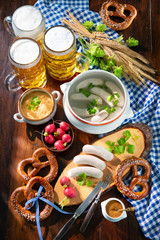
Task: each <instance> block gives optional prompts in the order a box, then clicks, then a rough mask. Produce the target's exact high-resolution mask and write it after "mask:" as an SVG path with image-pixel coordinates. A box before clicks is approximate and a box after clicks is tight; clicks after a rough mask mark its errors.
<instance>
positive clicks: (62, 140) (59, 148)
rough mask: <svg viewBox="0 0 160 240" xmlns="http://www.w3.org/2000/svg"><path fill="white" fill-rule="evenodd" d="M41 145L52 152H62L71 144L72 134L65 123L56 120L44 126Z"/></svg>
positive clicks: (70, 128) (69, 127)
mask: <svg viewBox="0 0 160 240" xmlns="http://www.w3.org/2000/svg"><path fill="white" fill-rule="evenodd" d="M41 140H42V143H43V144H44V146H45V147H46V148H48V149H49V150H51V151H53V152H63V151H65V150H67V149H68V148H69V147H70V146H71V145H72V143H73V140H74V132H73V129H72V127H71V126H70V125H69V124H68V123H67V122H65V121H61V120H56V121H53V123H50V124H48V125H46V126H45V128H44V129H43V130H42V134H41Z"/></svg>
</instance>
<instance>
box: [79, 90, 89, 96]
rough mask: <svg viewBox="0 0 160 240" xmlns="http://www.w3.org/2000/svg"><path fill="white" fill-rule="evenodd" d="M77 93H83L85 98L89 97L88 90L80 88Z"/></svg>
mask: <svg viewBox="0 0 160 240" xmlns="http://www.w3.org/2000/svg"><path fill="white" fill-rule="evenodd" d="M79 92H80V93H83V94H84V95H85V96H86V97H89V96H90V95H91V93H90V91H89V90H88V89H85V88H80V89H79Z"/></svg>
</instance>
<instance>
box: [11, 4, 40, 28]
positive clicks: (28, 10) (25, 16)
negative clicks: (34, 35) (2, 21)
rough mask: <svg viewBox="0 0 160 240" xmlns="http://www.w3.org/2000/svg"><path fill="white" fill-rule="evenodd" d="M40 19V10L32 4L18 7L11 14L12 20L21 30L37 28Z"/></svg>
mask: <svg viewBox="0 0 160 240" xmlns="http://www.w3.org/2000/svg"><path fill="white" fill-rule="evenodd" d="M41 21H42V15H41V13H40V11H39V10H38V9H37V8H35V7H33V6H28V5H26V6H23V7H20V8H18V9H17V10H16V11H15V13H14V15H13V22H14V24H15V25H16V27H18V28H19V29H21V30H24V31H29V30H33V29H35V28H37V27H38V26H39V25H40V24H41Z"/></svg>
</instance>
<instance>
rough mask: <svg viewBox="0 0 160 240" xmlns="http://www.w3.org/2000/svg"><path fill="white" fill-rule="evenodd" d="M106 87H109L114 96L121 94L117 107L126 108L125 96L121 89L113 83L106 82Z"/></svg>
mask: <svg viewBox="0 0 160 240" xmlns="http://www.w3.org/2000/svg"><path fill="white" fill-rule="evenodd" d="M105 85H106V87H108V88H109V89H110V90H111V92H112V93H113V94H114V93H118V94H119V98H118V103H117V106H119V107H123V106H124V95H123V94H122V92H121V91H120V89H119V88H118V87H117V86H116V84H115V83H113V82H105Z"/></svg>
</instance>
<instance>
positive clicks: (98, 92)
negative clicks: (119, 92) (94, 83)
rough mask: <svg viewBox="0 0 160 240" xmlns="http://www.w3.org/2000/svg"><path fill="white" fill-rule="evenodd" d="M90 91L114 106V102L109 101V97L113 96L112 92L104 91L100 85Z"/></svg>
mask: <svg viewBox="0 0 160 240" xmlns="http://www.w3.org/2000/svg"><path fill="white" fill-rule="evenodd" d="M90 92H91V93H93V94H96V95H98V96H99V97H101V98H102V99H103V100H104V101H105V102H106V103H107V104H108V105H109V106H110V107H113V103H112V102H110V101H108V99H107V97H109V96H111V94H110V93H108V92H106V91H104V90H103V89H101V88H99V87H93V88H91V89H90Z"/></svg>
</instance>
